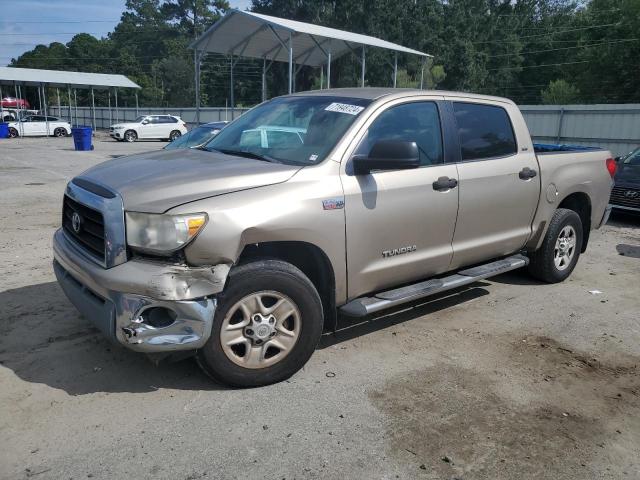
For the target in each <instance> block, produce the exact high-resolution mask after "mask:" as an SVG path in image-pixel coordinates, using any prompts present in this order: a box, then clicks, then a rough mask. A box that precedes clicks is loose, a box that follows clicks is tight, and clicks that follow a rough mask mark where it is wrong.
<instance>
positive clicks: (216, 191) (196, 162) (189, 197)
mask: <svg viewBox="0 0 640 480" xmlns="http://www.w3.org/2000/svg"><path fill="white" fill-rule="evenodd" d="M300 168H301V167H300V166H291V165H282V164H277V163H269V162H264V161H261V160H253V159H249V158H243V157H236V156H232V155H225V154H222V153H218V152H207V151H204V150H192V149H183V150H160V151H157V152H149V153H142V154H139V155H132V156H128V157H120V158H117V159H115V160H109V161H107V162H104V163H101V164H99V165H96V166H95V167H92V168H90V169H89V170H87V171H85V172H83V173H82V174H81V175H80V178H83V179H86V180H88V181H90V182H94V183H97V184H101V185H103V186H106V187H109V188H110V189H112V190H114V191H116V192H118V193H119V194H120V195H121V196H122V200H123V202H124V208H125V210H128V211H136V212H148V213H163V212H166V211H167V210H169V209H171V208H174V207H177V206H178V205H182V204H184V203H189V202H193V201H196V200H201V199H203V198H207V197H215V196H218V195H223V194H225V193H231V192H237V191H240V190H247V189H249V188H256V187H262V186H266V185H273V184H276V183H282V182H286V181H287V180H289V179H290V178H291V177H292V176H293V175H294V174H295V173H296V172H297V171H298V170H300Z"/></svg>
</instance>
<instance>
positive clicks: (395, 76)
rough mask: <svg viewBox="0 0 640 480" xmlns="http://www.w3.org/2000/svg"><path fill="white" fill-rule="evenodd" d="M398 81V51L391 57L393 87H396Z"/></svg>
mask: <svg viewBox="0 0 640 480" xmlns="http://www.w3.org/2000/svg"><path fill="white" fill-rule="evenodd" d="M397 83H398V52H396V53H395V55H394V57H393V88H396V85H397Z"/></svg>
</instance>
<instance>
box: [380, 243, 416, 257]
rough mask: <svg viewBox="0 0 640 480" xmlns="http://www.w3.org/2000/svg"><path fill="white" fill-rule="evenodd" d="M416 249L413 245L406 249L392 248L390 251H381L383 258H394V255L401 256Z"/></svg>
mask: <svg viewBox="0 0 640 480" xmlns="http://www.w3.org/2000/svg"><path fill="white" fill-rule="evenodd" d="M417 249H418V247H417V246H415V245H407V246H406V247H400V248H394V249H392V250H383V251H382V256H383V257H385V258H388V257H395V256H396V255H402V254H403V253H410V252H415V251H416V250H417Z"/></svg>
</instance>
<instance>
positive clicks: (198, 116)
mask: <svg viewBox="0 0 640 480" xmlns="http://www.w3.org/2000/svg"><path fill="white" fill-rule="evenodd" d="M198 103H200V102H198ZM136 118H138V91H137V90H136ZM197 118H198V124H200V105H198V115H197Z"/></svg>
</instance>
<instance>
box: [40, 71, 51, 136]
mask: <svg viewBox="0 0 640 480" xmlns="http://www.w3.org/2000/svg"><path fill="white" fill-rule="evenodd" d="M40 88H41V89H42V104H43V105H44V122H45V125H46V126H47V137H48V136H49V135H51V132H50V131H49V112H48V111H47V92H46V90H45V89H44V84H42V83H41V84H40Z"/></svg>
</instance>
